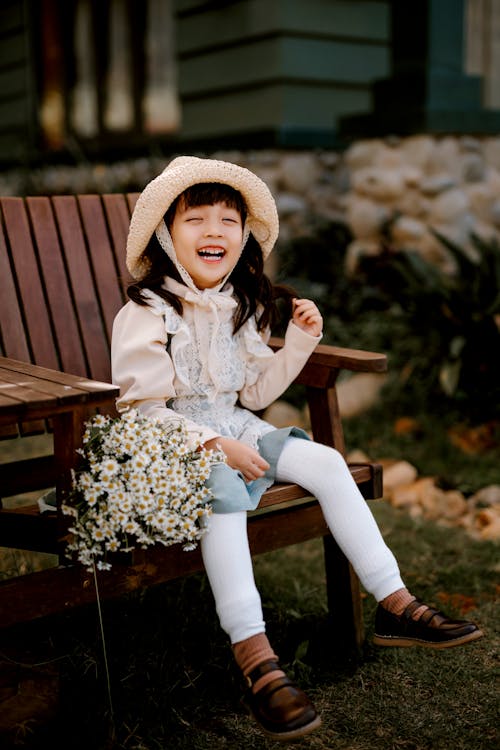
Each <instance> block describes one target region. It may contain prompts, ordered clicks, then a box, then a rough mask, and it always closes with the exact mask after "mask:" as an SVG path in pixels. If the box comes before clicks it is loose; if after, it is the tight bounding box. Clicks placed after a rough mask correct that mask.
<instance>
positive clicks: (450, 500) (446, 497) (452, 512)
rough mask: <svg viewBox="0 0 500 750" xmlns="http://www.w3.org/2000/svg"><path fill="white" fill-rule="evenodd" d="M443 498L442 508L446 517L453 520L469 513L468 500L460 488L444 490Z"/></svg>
mask: <svg viewBox="0 0 500 750" xmlns="http://www.w3.org/2000/svg"><path fill="white" fill-rule="evenodd" d="M441 500H442V502H441V510H442V515H443V516H444V518H447V519H449V520H453V519H455V518H458V517H459V516H463V515H465V513H467V510H468V505H467V501H466V499H465V497H464V496H463V494H462V493H461V492H459V491H458V490H448V491H447V492H444V493H443V495H442V498H441Z"/></svg>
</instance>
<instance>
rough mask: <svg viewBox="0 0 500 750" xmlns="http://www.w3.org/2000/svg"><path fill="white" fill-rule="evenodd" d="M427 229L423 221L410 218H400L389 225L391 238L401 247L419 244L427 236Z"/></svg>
mask: <svg viewBox="0 0 500 750" xmlns="http://www.w3.org/2000/svg"><path fill="white" fill-rule="evenodd" d="M427 232H428V229H427V226H426V225H425V224H424V222H423V221H419V220H418V219H413V218H412V217H411V216H400V217H399V218H398V219H396V221H394V222H393V224H392V225H391V237H392V239H393V240H394V241H395V242H396V243H397V244H398V245H402V246H403V247H411V246H412V245H413V244H415V243H417V242H419V241H420V240H421V239H422V237H423V236H424V235H425V234H427Z"/></svg>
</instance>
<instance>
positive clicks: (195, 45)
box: [176, 0, 390, 146]
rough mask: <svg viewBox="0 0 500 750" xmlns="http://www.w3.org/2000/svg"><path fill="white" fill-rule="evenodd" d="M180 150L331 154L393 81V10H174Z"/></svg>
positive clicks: (271, 5) (377, 4)
mask: <svg viewBox="0 0 500 750" xmlns="http://www.w3.org/2000/svg"><path fill="white" fill-rule="evenodd" d="M176 19H177V29H178V36H177V43H178V48H177V54H178V63H179V93H180V98H181V103H182V129H181V132H180V138H181V140H182V141H190V140H196V139H200V140H205V141H207V140H210V139H216V138H220V137H223V136H227V135H231V136H234V137H235V138H234V140H235V142H237V141H238V134H244V135H245V137H246V138H248V135H249V134H253V135H254V137H257V138H258V139H259V142H260V143H262V142H267V143H269V142H275V143H277V144H282V145H303V146H307V145H331V144H333V143H334V141H335V131H336V123H337V121H338V119H339V117H340V116H341V115H343V114H347V113H353V112H363V111H366V110H369V109H370V105H371V92H370V85H371V83H372V81H373V80H374V79H376V78H380V77H384V76H386V75H388V73H389V43H390V29H389V12H388V2H384V1H370V0H366V1H360V2H328V1H327V0H308V2H304V1H303V0H274V1H273V2H269V0H243V1H242V0H237V1H236V2H230V3H214V2H200V1H199V0H178V1H177V3H176Z"/></svg>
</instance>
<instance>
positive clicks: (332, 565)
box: [323, 535, 364, 652]
mask: <svg viewBox="0 0 500 750" xmlns="http://www.w3.org/2000/svg"><path fill="white" fill-rule="evenodd" d="M323 545H324V552H325V572H326V589H327V600H328V611H329V612H330V615H331V618H332V629H331V630H330V632H331V634H332V636H333V639H334V640H335V643H336V645H338V647H339V650H340V649H346V648H347V649H351V648H353V649H354V650H356V651H358V652H359V651H360V649H361V646H362V644H363V640H364V627H363V609H362V603H361V590H360V584H359V580H358V577H357V575H356V574H355V572H354V570H353V568H352V566H351V564H350V563H349V561H348V559H347V558H346V556H345V555H344V553H343V552H342V550H341V549H340V547H339V546H338V544H337V542H336V541H335V540H334V538H333V537H332V536H331V535H328V536H325V537H323Z"/></svg>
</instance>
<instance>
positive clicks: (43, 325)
mask: <svg viewBox="0 0 500 750" xmlns="http://www.w3.org/2000/svg"><path fill="white" fill-rule="evenodd" d="M2 208H3V212H4V218H5V227H6V230H7V235H8V238H9V243H10V247H11V250H12V262H13V265H14V268H15V272H16V279H17V283H18V286H19V292H20V304H21V305H22V308H23V312H24V318H25V320H26V321H27V323H28V330H27V334H28V336H29V337H30V349H31V351H32V352H33V357H34V359H35V361H36V362H37V363H38V364H40V365H43V366H45V367H54V368H57V367H59V360H58V356H57V352H56V349H55V347H54V342H53V334H52V327H51V323H50V318H49V314H48V311H47V304H46V301H45V298H44V295H43V287H42V282H41V279H40V276H39V274H38V263H37V259H36V254H35V250H34V247H33V242H32V239H31V232H30V227H29V223H28V217H27V214H26V209H25V206H24V202H23V200H22V198H3V199H2Z"/></svg>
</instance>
